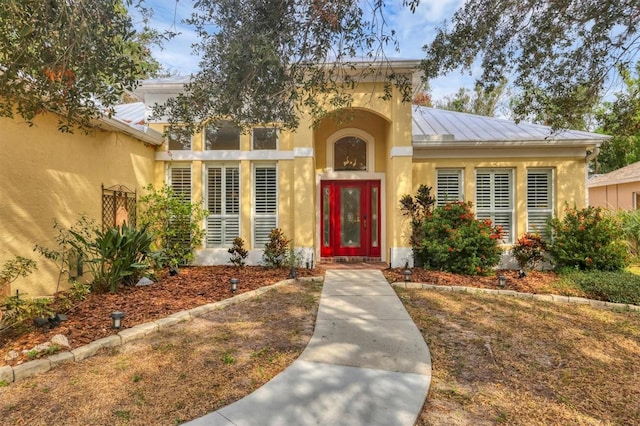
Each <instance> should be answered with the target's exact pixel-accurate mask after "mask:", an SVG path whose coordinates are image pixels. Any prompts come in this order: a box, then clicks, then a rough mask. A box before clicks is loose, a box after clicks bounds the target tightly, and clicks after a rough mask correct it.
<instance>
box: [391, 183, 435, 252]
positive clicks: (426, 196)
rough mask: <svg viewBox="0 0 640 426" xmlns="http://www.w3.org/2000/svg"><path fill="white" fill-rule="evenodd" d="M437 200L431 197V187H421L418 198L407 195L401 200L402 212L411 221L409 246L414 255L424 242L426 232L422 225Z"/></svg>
mask: <svg viewBox="0 0 640 426" xmlns="http://www.w3.org/2000/svg"><path fill="white" fill-rule="evenodd" d="M435 202H436V200H435V198H433V197H432V196H431V187H430V186H426V185H420V186H419V187H418V191H417V192H416V196H415V197H412V196H411V195H409V194H405V195H403V196H402V198H400V211H401V212H402V214H403V215H404V216H406V217H408V218H409V219H410V220H411V235H409V244H411V247H412V248H413V251H414V255H415V253H416V250H418V251H419V249H420V245H421V244H422V241H423V240H424V232H423V229H422V223H423V222H424V219H425V218H426V217H427V216H429V215H430V214H431V209H432V208H433V205H434V204H435Z"/></svg>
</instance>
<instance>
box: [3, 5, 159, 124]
mask: <svg viewBox="0 0 640 426" xmlns="http://www.w3.org/2000/svg"><path fill="white" fill-rule="evenodd" d="M132 1H133V0H46V1H44V0H3V2H2V7H1V8H0V116H3V117H14V116H15V115H18V116H20V117H22V118H23V119H24V120H26V121H27V122H28V123H29V124H32V123H33V119H34V118H35V117H36V115H38V114H40V113H43V112H45V111H53V112H56V113H58V114H60V119H59V123H58V124H59V128H60V130H61V131H67V132H71V131H73V129H74V127H75V126H79V127H80V128H81V129H83V130H85V131H86V130H88V129H89V128H90V127H91V120H92V119H94V118H97V117H99V116H100V115H102V113H103V112H104V111H105V110H108V109H109V108H110V107H111V106H113V105H115V104H117V103H118V102H119V101H120V98H121V95H122V94H123V92H124V91H125V90H126V89H132V88H133V87H135V85H136V81H137V79H139V78H143V77H147V76H149V75H150V74H152V73H153V72H154V71H157V70H158V68H159V64H158V63H157V62H156V61H155V60H153V59H152V58H151V56H150V52H149V50H148V49H147V47H146V46H147V44H148V43H149V42H150V40H151V39H150V38H149V37H153V36H155V35H157V34H155V33H153V32H147V33H145V32H144V31H143V32H139V33H138V32H136V31H135V30H134V28H133V24H132V21H131V19H130V17H129V15H128V13H127V9H126V7H125V6H126V5H131V3H132Z"/></svg>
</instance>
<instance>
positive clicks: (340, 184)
mask: <svg viewBox="0 0 640 426" xmlns="http://www.w3.org/2000/svg"><path fill="white" fill-rule="evenodd" d="M320 194H321V206H320V208H321V220H320V222H321V224H320V240H321V249H320V254H321V256H322V257H333V256H341V257H342V256H362V257H380V222H381V221H380V181H379V180H358V181H351V180H349V181H344V180H331V181H322V183H321V185H320Z"/></svg>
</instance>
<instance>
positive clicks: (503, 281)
mask: <svg viewBox="0 0 640 426" xmlns="http://www.w3.org/2000/svg"><path fill="white" fill-rule="evenodd" d="M506 285H507V277H505V276H504V275H499V276H498V287H500V288H505V287H506Z"/></svg>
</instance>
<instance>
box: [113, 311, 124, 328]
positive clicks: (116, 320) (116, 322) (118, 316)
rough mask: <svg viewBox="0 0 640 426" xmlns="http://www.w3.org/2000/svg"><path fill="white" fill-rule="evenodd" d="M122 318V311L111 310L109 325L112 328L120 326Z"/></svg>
mask: <svg viewBox="0 0 640 426" xmlns="http://www.w3.org/2000/svg"><path fill="white" fill-rule="evenodd" d="M122 318H124V312H120V311H116V312H111V326H112V327H113V328H120V327H122Z"/></svg>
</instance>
